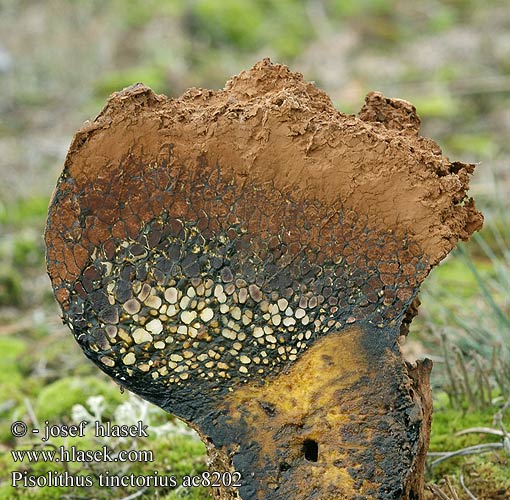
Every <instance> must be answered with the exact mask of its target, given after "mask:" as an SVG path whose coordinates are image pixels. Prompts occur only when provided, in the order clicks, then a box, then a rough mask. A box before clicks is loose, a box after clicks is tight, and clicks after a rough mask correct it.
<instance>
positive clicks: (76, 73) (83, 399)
mask: <svg viewBox="0 0 510 500" xmlns="http://www.w3.org/2000/svg"><path fill="white" fill-rule="evenodd" d="M268 56H269V57H271V58H272V59H273V61H276V62H280V63H285V64H288V65H289V66H290V67H291V68H292V69H293V70H298V71H300V72H302V73H303V74H304V76H305V78H306V79H307V80H313V81H315V82H316V84H317V85H318V86H319V87H321V88H323V89H324V90H326V91H327V92H328V93H329V95H330V96H331V98H332V100H333V102H334V104H335V106H336V107H337V108H338V109H340V110H342V111H344V112H348V113H356V112H357V110H359V109H360V107H361V106H362V104H363V100H364V96H365V95H366V93H367V92H368V91H370V90H380V91H382V92H383V93H385V94H386V95H388V96H391V97H400V98H404V99H407V100H409V101H411V102H412V103H413V104H415V105H416V107H417V109H418V112H419V114H420V116H421V118H422V133H423V134H424V135H427V136H429V137H432V138H434V139H435V140H436V141H437V142H438V143H439V144H440V146H441V147H442V148H443V150H444V152H445V153H446V154H448V155H449V156H451V157H452V158H454V159H457V160H462V161H465V162H474V163H477V164H478V166H477V170H476V174H475V176H474V178H473V182H472V189H471V194H472V196H474V197H475V199H476V201H477V205H478V207H479V208H480V209H482V211H483V212H484V214H485V218H486V223H485V226H484V229H483V230H482V232H481V233H480V234H479V235H478V236H477V237H475V238H474V239H473V240H472V241H471V242H469V243H467V244H465V245H460V246H459V248H458V249H457V250H456V251H455V252H454V253H453V255H452V256H450V257H448V258H447V259H446V261H445V262H444V263H443V264H442V265H441V266H440V267H439V268H438V269H436V270H435V271H434V272H433V273H432V275H431V276H430V278H429V279H428V281H427V283H426V286H425V287H424V290H423V293H422V301H423V304H422V307H421V310H420V316H419V317H418V318H417V320H416V321H415V322H414V323H413V327H412V331H411V334H410V336H409V340H408V342H407V343H406V345H405V346H404V349H405V351H406V354H407V355H408V356H409V357H410V358H413V357H414V358H416V357H422V356H424V355H428V356H429V357H431V358H432V359H433V360H434V362H435V368H434V373H433V379H432V382H433V390H434V396H435V419H434V427H433V434H432V446H431V451H432V453H435V454H436V455H431V459H430V460H429V466H430V467H429V475H428V480H429V481H430V483H431V485H434V484H435V485H436V486H431V488H432V489H433V490H434V488H436V490H435V493H433V492H432V491H431V492H430V495H431V497H432V496H433V495H436V498H441V496H440V494H439V493H438V492H437V488H442V490H443V492H444V493H443V494H444V495H446V497H447V498H452V499H454V498H455V497H454V493H453V492H452V490H450V488H449V487H448V485H447V484H446V485H444V483H442V482H441V481H443V479H442V478H444V477H445V476H449V477H450V478H451V484H452V485H453V486H452V488H453V490H456V491H457V493H456V494H457V495H458V498H461V499H462V498H471V497H469V494H468V493H467V492H466V490H470V491H471V494H472V495H474V496H475V497H476V498H479V499H480V500H481V499H489V500H492V499H495V500H498V499H501V500H508V498H510V473H509V471H510V441H509V437H508V434H507V433H506V431H507V429H509V428H510V421H509V417H508V414H509V413H510V410H508V405H507V406H506V407H505V402H507V401H508V400H509V398H510V319H509V302H510V293H509V290H510V270H509V260H510V250H509V248H510V222H509V217H508V214H509V208H510V206H509V205H510V201H509V200H510V141H509V140H508V139H509V137H510V5H509V4H508V1H507V0H486V1H481V0H424V1H422V2H407V1H405V0H358V1H346V0H222V1H216V0H166V1H165V0H126V1H123V0H45V1H40V0H0V89H1V91H0V353H2V355H1V356H0V499H2V500H3V499H15V498H32V499H51V498H55V499H57V498H58V499H60V498H68V499H72V498H98V499H99V498H101V499H102V498H119V499H121V498H125V497H127V496H129V495H136V498H147V499H148V498H161V499H166V500H168V499H175V498H197V499H199V498H207V497H208V492H207V491H206V490H201V489H182V488H181V489H177V490H173V491H162V490H161V491H159V492H155V491H153V490H150V489H149V490H140V489H138V490H137V489H136V488H135V489H129V488H128V489H122V488H121V489H119V490H118V491H117V490H107V491H101V490H85V491H79V490H73V489H72V488H52V489H44V488H43V489H40V488H30V489H23V488H18V489H13V488H11V487H10V486H9V471H11V470H13V469H14V465H13V463H12V460H11V458H10V457H11V455H10V450H11V449H13V447H17V448H33V447H34V446H36V445H35V441H33V440H30V439H28V438H26V439H21V440H15V439H14V438H13V437H12V436H11V434H10V431H9V426H10V423H11V422H12V421H13V420H16V419H23V420H25V421H26V422H28V423H29V424H30V425H32V424H34V425H35V423H37V422H43V421H44V420H46V419H50V420H51V422H52V423H58V422H67V423H69V422H72V421H73V418H76V415H80V414H81V415H83V412H89V414H91V415H93V416H95V417H97V418H100V419H102V420H111V421H115V420H116V419H122V418H125V416H126V414H132V415H143V416H144V418H146V419H147V421H148V422H150V423H151V425H152V429H153V432H152V434H151V436H152V438H150V439H148V440H146V441H143V440H142V441H141V442H137V443H129V446H132V447H136V446H138V447H141V448H151V449H153V450H155V455H156V462H155V463H153V464H143V463H138V464H133V465H132V466H131V469H130V471H134V472H136V473H139V474H142V473H145V474H147V473H152V471H153V470H158V471H159V472H160V473H161V474H163V473H166V474H172V473H174V474H184V473H189V474H190V473H197V472H200V471H202V470H205V462H204V459H203V454H204V449H203V447H202V445H201V444H200V442H198V441H197V440H196V438H195V437H193V435H191V434H190V432H189V431H188V430H187V429H186V428H185V427H183V426H182V425H179V424H178V423H177V422H173V420H172V419H171V418H170V417H168V416H166V415H164V414H162V412H160V411H159V410H156V409H153V408H152V407H149V406H148V405H146V404H145V403H142V402H140V401H139V400H137V399H136V398H133V397H131V396H129V395H128V394H121V393H120V392H119V390H118V388H117V387H116V386H115V385H114V384H113V383H112V382H110V381H109V380H107V379H106V377H104V376H102V375H101V374H100V373H99V371H98V370H97V369H96V368H95V367H93V366H92V365H91V364H90V363H89V362H88V361H87V360H86V359H85V357H84V356H83V355H82V354H81V352H80V350H79V348H78V346H77V344H76V343H75V342H74V340H73V338H72V336H71V335H70V333H69V332H68V331H66V329H65V328H64V327H63V326H62V325H61V323H60V320H59V312H58V309H57V307H56V305H55V302H54V300H53V297H52V294H51V290H50V285H49V280H48V279H47V277H46V275H45V270H44V247H43V241H42V232H43V228H44V221H45V215H46V208H47V204H48V200H49V197H50V195H51V191H52V189H53V186H54V185H55V181H56V179H57V177H58V175H59V172H60V170H61V168H62V165H63V160H64V158H65V154H66V150H67V147H68V145H69V143H70V141H71V138H72V135H73V133H74V132H75V131H76V130H77V129H78V128H79V127H80V126H81V124H82V123H83V122H84V121H85V120H87V119H93V118H94V116H95V115H96V114H97V113H98V112H99V111H100V110H101V107H102V105H103V104H104V102H105V99H106V98H107V97H108V95H109V94H110V93H111V92H114V91H117V90H120V89H121V88H123V87H125V86H127V85H130V84H132V83H134V82H138V81H141V82H144V83H145V84H147V85H149V86H151V87H152V88H153V89H154V90H155V91H156V92H158V93H165V94H167V95H169V96H178V95H179V94H180V93H181V92H183V90H185V89H186V88H187V87H190V86H199V87H209V88H221V87H223V85H224V83H225V81H226V79H227V78H229V77H230V76H231V75H233V74H236V73H238V72H240V71H241V70H243V69H247V68H249V67H251V66H252V65H253V64H254V63H255V62H256V61H257V60H259V59H261V58H263V57H268ZM98 398H99V399H98ZM101 398H102V399H101ZM77 405H81V406H77ZM126 408H127V409H126ZM80 411H81V413H80ZM168 426H170V427H168ZM480 426H484V427H490V428H493V430H496V431H498V432H497V433H495V434H494V433H493V434H491V433H486V432H484V433H482V432H476V433H472V434H468V435H462V436H456V435H455V433H456V432H457V431H460V430H463V429H466V428H469V427H480ZM158 429H159V430H160V431H161V432H159V431H158ZM84 439H85V442H84V443H79V444H80V445H81V446H82V447H85V448H87V447H88V448H92V449H94V447H96V448H97V447H98V446H99V445H100V443H97V442H94V438H93V437H88V438H84ZM87 439H88V441H87ZM486 443H495V444H496V443H497V446H495V447H492V448H487V449H485V448H483V446H484V445H485V444H486ZM60 444H62V443H60V442H58V441H55V442H54V443H52V445H54V446H58V445H60ZM64 444H66V445H69V444H70V443H69V442H66V443H64ZM72 444H75V443H72ZM109 445H111V446H112V447H113V448H115V447H118V449H121V448H122V447H124V448H125V447H126V446H127V445H126V443H118V442H113V443H109ZM468 446H482V448H477V449H476V451H480V450H483V451H486V453H484V454H470V455H467V456H465V457H460V458H459V457H456V458H447V459H444V461H440V460H438V457H439V458H442V457H445V455H441V453H444V452H447V451H453V450H455V449H461V448H465V447H468ZM59 467H60V468H59ZM63 467H64V466H57V465H56V464H46V465H44V464H25V465H23V466H22V467H21V466H17V468H18V470H19V469H21V470H24V471H27V472H29V473H34V474H43V473H44V472H45V471H46V470H64V469H63ZM94 467H95V468H94ZM94 467H92V466H91V465H90V464H89V465H85V466H82V465H80V467H79V468H78V469H79V470H81V471H82V473H91V474H97V473H99V472H101V470H102V469H101V467H103V468H104V469H106V470H109V471H110V472H112V473H115V472H122V471H119V470H116V469H112V468H111V466H110V468H108V465H105V464H103V465H101V464H99V465H98V464H95V465H94ZM78 469H76V464H75V469H74V471H75V472H76V471H77V470H78ZM124 469H125V468H124ZM126 470H127V469H126ZM126 470H123V471H124V472H126ZM71 472H73V470H71ZM462 484H464V486H462ZM438 495H439V496H438ZM129 498H135V497H134V496H133V497H129Z"/></svg>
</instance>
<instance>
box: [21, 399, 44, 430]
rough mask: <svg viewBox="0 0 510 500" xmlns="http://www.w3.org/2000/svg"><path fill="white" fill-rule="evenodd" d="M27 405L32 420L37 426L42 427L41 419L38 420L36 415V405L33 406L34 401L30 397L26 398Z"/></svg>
mask: <svg viewBox="0 0 510 500" xmlns="http://www.w3.org/2000/svg"><path fill="white" fill-rule="evenodd" d="M24 402H25V406H26V408H27V413H28V416H29V417H30V420H31V421H32V424H33V425H34V426H35V427H40V425H39V420H37V417H36V416H35V412H34V407H33V406H32V403H31V402H30V400H29V399H28V398H24Z"/></svg>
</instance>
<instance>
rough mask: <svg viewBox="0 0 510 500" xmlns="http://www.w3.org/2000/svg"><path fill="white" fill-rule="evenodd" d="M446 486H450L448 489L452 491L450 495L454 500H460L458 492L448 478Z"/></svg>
mask: <svg viewBox="0 0 510 500" xmlns="http://www.w3.org/2000/svg"><path fill="white" fill-rule="evenodd" d="M445 479H446V485H447V486H448V489H449V490H450V493H451V494H452V497H453V500H459V496H458V495H457V492H456V491H455V488H454V487H453V486H452V483H451V482H450V478H449V477H448V476H446V478H445Z"/></svg>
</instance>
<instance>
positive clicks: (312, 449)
mask: <svg viewBox="0 0 510 500" xmlns="http://www.w3.org/2000/svg"><path fill="white" fill-rule="evenodd" d="M303 454H304V455H305V459H306V460H308V461H309V462H317V457H318V456H319V445H318V444H317V441H314V440H313V439H307V440H305V442H304V443H303Z"/></svg>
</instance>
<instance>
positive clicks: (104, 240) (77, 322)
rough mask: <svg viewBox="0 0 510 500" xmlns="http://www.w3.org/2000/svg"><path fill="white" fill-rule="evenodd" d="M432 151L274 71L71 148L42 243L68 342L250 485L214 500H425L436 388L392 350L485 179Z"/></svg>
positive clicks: (99, 131)
mask: <svg viewBox="0 0 510 500" xmlns="http://www.w3.org/2000/svg"><path fill="white" fill-rule="evenodd" d="M418 129H419V119H418V118H417V115H416V113H415V111H414V108H413V107H412V106H411V105H410V104H409V103H407V102H405V101H400V100H396V99H387V98H385V97H383V96H382V95H380V94H376V93H373V94H370V95H369V96H368V97H367V101H366V104H365V106H364V108H363V109H362V111H361V112H360V115H359V116H358V117H355V116H347V115H344V114H342V113H340V112H338V111H336V110H335V109H334V108H333V106H332V105H331V103H330V101H329V98H328V97H327V96H326V95H325V94H324V93H323V92H322V91H320V90H318V89H317V88H316V87H315V86H314V85H312V84H309V83H306V82H305V81H303V79H302V77H301V75H299V74H295V73H291V72H290V71H289V70H288V69H287V68H286V67H284V66H279V65H273V64H271V63H270V62H269V61H267V60H265V61H262V62H261V63H258V64H257V65H256V66H255V67H254V68H253V69H252V70H250V71H249V72H245V73H241V74H240V75H239V76H237V77H235V78H234V79H233V80H231V81H230V82H229V83H228V84H227V86H226V88H225V90H223V91H218V92H212V91H208V90H199V89H191V90H189V91H188V92H186V93H185V94H184V95H183V96H182V97H180V98H178V99H175V100H171V99H168V98H166V97H164V96H157V95H155V94H154V93H153V92H152V91H151V90H150V89H148V88H146V87H144V86H142V85H136V86H133V87H130V88H128V89H126V90H124V91H122V92H119V93H117V94H114V95H113V96H112V97H111V98H110V100H109V101H108V103H107V105H106V107H105V109H104V110H103V111H102V113H101V114H100V115H99V116H98V118H96V120H95V121H94V122H92V123H88V124H86V125H85V126H84V127H83V128H82V129H81V130H80V131H79V132H78V133H77V135H76V137H75V139H74V141H73V144H72V145H71V148H70V151H69V154H68V157H67V160H66V164H65V169H64V172H63V173H62V176H61V177H60V179H59V182H58V185H57V188H56V191H55V194H54V197H53V200H52V202H51V205H50V210H49V218H48V225H47V230H46V243H47V262H48V269H49V274H50V277H51V280H52V284H53V287H54V290H55V294H56V297H57V300H58V302H59V303H60V305H61V307H62V311H63V316H64V321H65V322H66V323H67V324H68V325H69V327H70V328H71V329H72V331H73V333H74V335H75V337H76V339H77V341H78V342H79V344H80V345H81V347H82V348H83V350H84V352H85V353H86V355H87V356H88V357H89V358H90V359H92V360H93V361H94V362H95V363H96V364H97V365H98V366H99V367H100V368H101V369H102V370H104V371H105V372H106V373H108V374H109V375H111V376H112V377H113V378H115V379H116V380H117V381H118V382H120V383H121V384H122V385H124V386H125V387H127V388H128V389H130V390H133V391H134V392H136V393H138V394H140V395H141V396H143V397H145V398H147V399H149V400H151V401H153V402H154V403H156V404H158V405H160V406H162V407H163V408H164V409H166V410H167V411H169V412H172V413H175V414H176V415H178V416H179V417H181V418H183V419H185V420H186V421H188V422H190V423H191V424H192V425H193V426H194V427H195V428H196V429H197V430H198V431H199V433H200V435H201V436H202V438H203V439H204V441H205V442H206V443H207V445H208V447H209V452H210V459H211V461H212V467H213V468H215V469H221V470H234V469H237V470H239V472H241V474H242V476H243V480H242V482H243V485H242V486H241V487H240V488H239V489H234V488H228V487H225V488H219V489H217V490H215V491H214V494H215V495H216V496H217V498H224V499H227V498H242V499H245V500H246V499H259V498H260V499H268V500H269V499H287V498H296V499H298V498H303V499H305V498H306V499H313V498H316V499H321V500H325V499H340V498H346V499H347V498H349V499H350V498H352V499H355V498H356V499H360V500H361V499H375V498H378V499H397V498H405V499H408V498H409V499H410V498H414V499H419V498H421V488H422V484H421V477H422V468H423V458H424V453H425V451H426V446H427V439H428V428H429V425H430V422H429V417H430V401H429V394H428V386H427V380H428V378H427V373H428V370H429V369H430V366H429V365H428V364H427V363H424V364H419V365H418V366H415V367H411V366H406V365H405V363H404V361H403V360H402V357H401V354H400V351H399V347H398V338H399V335H400V334H401V333H405V330H406V327H407V325H408V323H409V321H410V311H411V310H414V308H412V307H411V303H412V302H413V300H414V299H415V297H416V294H417V291H418V288H419V285H420V283H421V282H422V281H423V279H424V278H425V277H426V275H427V273H428V272H429V270H430V268H431V266H433V265H434V264H436V263H437V262H438V261H439V260H440V259H442V258H443V257H444V256H445V255H446V254H447V253H448V251H450V250H451V248H452V247H453V246H454V245H455V243H456V242H457V240H458V239H459V238H464V239H465V238H467V237H468V236H469V234H471V232H472V231H473V230H475V229H476V228H478V227H479V226H480V225H481V216H480V214H478V212H476V210H475V209H474V205H473V203H472V201H471V200H468V199H466V196H465V191H466V189H467V184H468V174H469V173H471V172H472V169H473V166H472V165H464V164H461V163H458V162H456V163H451V162H449V161H448V160H447V159H446V158H444V157H442V156H441V151H440V150H439V148H438V147H437V146H436V145H435V144H434V143H433V142H432V141H430V140H428V139H424V138H422V137H420V136H419V135H418ZM406 314H407V318H406ZM413 495H414V496H413Z"/></svg>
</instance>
